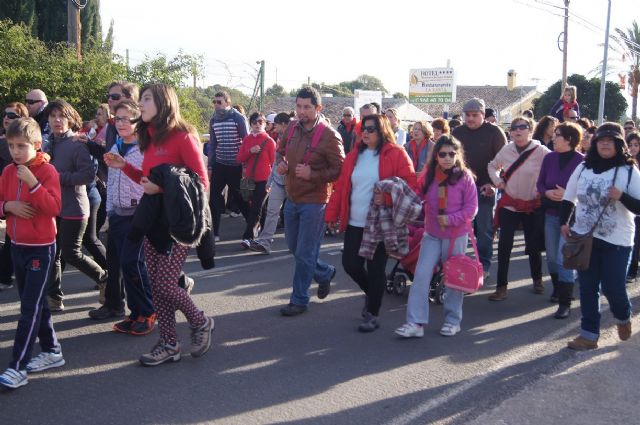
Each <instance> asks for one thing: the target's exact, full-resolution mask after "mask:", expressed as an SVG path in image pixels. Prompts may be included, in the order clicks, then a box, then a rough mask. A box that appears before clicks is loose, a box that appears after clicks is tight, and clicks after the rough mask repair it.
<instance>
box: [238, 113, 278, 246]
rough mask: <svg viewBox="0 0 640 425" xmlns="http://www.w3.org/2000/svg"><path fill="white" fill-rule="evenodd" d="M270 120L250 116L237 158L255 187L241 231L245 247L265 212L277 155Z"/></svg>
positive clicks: (249, 243) (257, 115)
mask: <svg viewBox="0 0 640 425" xmlns="http://www.w3.org/2000/svg"><path fill="white" fill-rule="evenodd" d="M266 122H267V120H266V118H265V117H264V115H262V114H261V113H259V112H254V113H253V114H251V116H250V117H249V125H250V126H251V132H250V133H249V134H247V135H246V136H244V139H242V145H240V151H238V156H237V161H238V162H239V163H241V164H242V165H243V172H242V174H243V177H244V178H245V179H251V180H253V182H254V184H255V189H254V190H253V193H252V194H251V210H250V211H249V217H248V218H247V227H246V228H245V229H244V233H243V234H242V242H241V244H242V247H243V248H244V249H249V247H250V246H251V242H252V241H253V239H254V238H255V237H256V236H257V234H258V232H257V230H258V229H257V227H258V223H259V222H260V215H261V214H262V207H263V206H264V200H265V199H266V197H267V179H268V178H269V175H270V174H271V167H272V164H273V161H274V160H275V155H276V142H274V141H273V139H272V138H271V137H270V136H269V134H267V132H266V131H265V124H266Z"/></svg>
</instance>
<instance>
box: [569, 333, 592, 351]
mask: <svg viewBox="0 0 640 425" xmlns="http://www.w3.org/2000/svg"><path fill="white" fill-rule="evenodd" d="M567 347H569V348H571V349H572V350H576V351H584V350H594V349H596V348H598V341H591V340H589V339H587V338H584V337H582V336H578V337H576V339H574V340H572V341H569V342H568V343H567Z"/></svg>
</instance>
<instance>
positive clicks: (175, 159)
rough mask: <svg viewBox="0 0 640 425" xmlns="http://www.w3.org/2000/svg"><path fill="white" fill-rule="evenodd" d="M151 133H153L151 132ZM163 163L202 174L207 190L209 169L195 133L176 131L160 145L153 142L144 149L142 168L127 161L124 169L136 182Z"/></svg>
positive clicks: (201, 177)
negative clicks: (205, 164)
mask: <svg viewBox="0 0 640 425" xmlns="http://www.w3.org/2000/svg"><path fill="white" fill-rule="evenodd" d="M150 134H153V133H152V132H150ZM162 164H170V165H177V166H179V167H186V168H188V169H189V170H191V171H193V172H195V173H196V174H198V176H200V180H202V184H203V185H204V188H205V190H207V188H208V187H209V177H208V175H207V169H206V167H205V166H204V161H203V159H202V149H201V148H200V143H199V142H198V140H197V139H196V138H195V136H194V135H192V134H189V133H186V132H184V131H174V132H172V133H170V134H169V137H168V138H167V139H166V140H165V141H164V143H162V144H161V145H160V146H157V145H155V144H154V143H151V144H150V145H149V146H148V147H147V149H146V150H145V151H144V157H143V159H142V170H140V169H138V168H136V167H134V166H133V165H131V164H129V163H127V164H126V165H125V167H124V168H123V169H122V171H124V173H125V174H126V175H127V176H128V177H129V178H130V179H131V180H133V181H134V182H137V183H139V182H140V179H141V178H142V177H148V176H149V172H150V171H151V169H152V168H153V167H156V166H158V165H162Z"/></svg>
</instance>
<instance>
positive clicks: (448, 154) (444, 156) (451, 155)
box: [438, 151, 456, 159]
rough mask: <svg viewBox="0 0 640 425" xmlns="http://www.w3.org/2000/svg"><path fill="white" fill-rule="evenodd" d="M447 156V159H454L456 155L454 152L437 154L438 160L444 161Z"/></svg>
mask: <svg viewBox="0 0 640 425" xmlns="http://www.w3.org/2000/svg"><path fill="white" fill-rule="evenodd" d="M447 156H448V157H449V158H455V156H456V153H455V152H443V151H440V152H438V158H441V159H444V158H446V157H447Z"/></svg>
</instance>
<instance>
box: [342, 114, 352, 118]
mask: <svg viewBox="0 0 640 425" xmlns="http://www.w3.org/2000/svg"><path fill="white" fill-rule="evenodd" d="M342 116H343V117H352V116H353V115H351V114H342Z"/></svg>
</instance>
